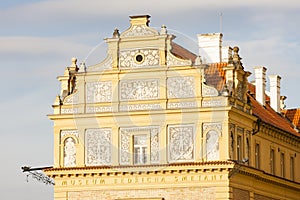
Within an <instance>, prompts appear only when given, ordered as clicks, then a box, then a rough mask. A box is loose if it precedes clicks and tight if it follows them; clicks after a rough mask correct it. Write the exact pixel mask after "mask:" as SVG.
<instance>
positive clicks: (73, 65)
mask: <svg viewBox="0 0 300 200" xmlns="http://www.w3.org/2000/svg"><path fill="white" fill-rule="evenodd" d="M76 63H77V58H75V57H73V58H72V64H71V66H70V67H74V68H76V67H77V64H76Z"/></svg>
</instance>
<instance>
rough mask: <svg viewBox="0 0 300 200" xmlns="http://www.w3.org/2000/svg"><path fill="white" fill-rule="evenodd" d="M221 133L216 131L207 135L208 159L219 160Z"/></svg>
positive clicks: (211, 131)
mask: <svg viewBox="0 0 300 200" xmlns="http://www.w3.org/2000/svg"><path fill="white" fill-rule="evenodd" d="M219 157H220V156H219V133H218V132H217V131H215V130H210V131H208V132H207V133H206V159H207V160H218V159H219Z"/></svg>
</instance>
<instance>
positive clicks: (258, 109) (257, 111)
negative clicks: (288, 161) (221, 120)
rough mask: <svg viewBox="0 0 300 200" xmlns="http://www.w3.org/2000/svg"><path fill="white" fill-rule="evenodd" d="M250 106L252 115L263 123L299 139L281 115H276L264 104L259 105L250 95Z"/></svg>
mask: <svg viewBox="0 0 300 200" xmlns="http://www.w3.org/2000/svg"><path fill="white" fill-rule="evenodd" d="M249 98H250V101H251V104H252V113H253V115H255V116H257V117H259V118H260V119H261V120H262V121H263V122H265V123H267V124H270V125H272V126H275V127H277V128H279V129H281V130H283V131H286V132H289V133H291V134H293V135H296V136H298V137H300V133H298V132H297V131H296V130H295V129H294V127H293V124H292V123H291V122H290V121H289V120H288V119H287V118H285V117H284V116H283V115H282V114H281V113H277V112H276V111H275V110H273V108H271V106H270V105H269V104H268V103H266V105H265V106H263V105H261V104H260V103H258V101H256V100H255V99H254V97H253V96H252V95H249Z"/></svg>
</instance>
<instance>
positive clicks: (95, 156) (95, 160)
mask: <svg viewBox="0 0 300 200" xmlns="http://www.w3.org/2000/svg"><path fill="white" fill-rule="evenodd" d="M85 134H86V164H87V165H109V164H111V134H112V130H111V129H108V128H105V129H104V128H103V129H87V130H86V131H85Z"/></svg>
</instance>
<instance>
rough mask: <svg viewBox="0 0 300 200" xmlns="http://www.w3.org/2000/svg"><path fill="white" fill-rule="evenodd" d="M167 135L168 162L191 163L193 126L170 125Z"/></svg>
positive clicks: (192, 156)
mask: <svg viewBox="0 0 300 200" xmlns="http://www.w3.org/2000/svg"><path fill="white" fill-rule="evenodd" d="M168 135H169V161H170V162H177V161H191V160H193V159H194V145H195V144H194V141H195V136H194V126H193V125H170V126H168Z"/></svg>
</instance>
